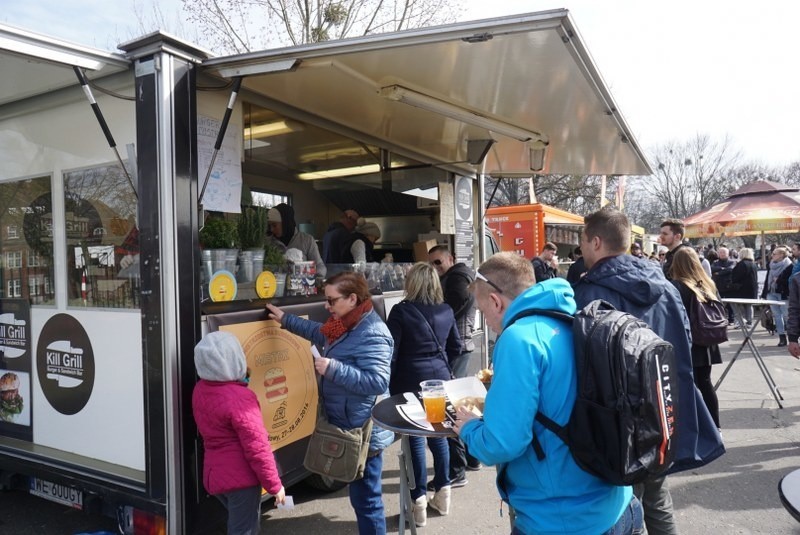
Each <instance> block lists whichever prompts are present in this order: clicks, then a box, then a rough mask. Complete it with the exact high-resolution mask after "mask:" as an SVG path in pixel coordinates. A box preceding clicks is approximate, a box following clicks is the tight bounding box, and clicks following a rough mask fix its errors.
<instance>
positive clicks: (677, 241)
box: [658, 219, 685, 280]
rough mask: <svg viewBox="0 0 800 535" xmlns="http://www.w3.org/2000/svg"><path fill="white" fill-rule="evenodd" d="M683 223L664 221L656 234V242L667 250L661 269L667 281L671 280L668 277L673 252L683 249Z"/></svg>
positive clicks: (672, 220) (679, 221) (677, 220)
mask: <svg viewBox="0 0 800 535" xmlns="http://www.w3.org/2000/svg"><path fill="white" fill-rule="evenodd" d="M684 232H685V230H684V228H683V221H681V220H680V219H665V220H664V221H663V222H662V223H661V232H660V233H659V234H658V241H659V242H660V243H661V245H663V246H664V247H666V248H667V249H668V251H667V254H666V256H665V258H664V263H663V264H662V267H663V268H664V276H665V277H666V278H667V280H672V276H671V275H670V272H669V271H670V268H671V267H672V258H673V257H674V256H675V251H677V250H678V249H679V248H680V247H683V246H684V245H683V233H684Z"/></svg>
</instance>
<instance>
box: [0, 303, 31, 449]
mask: <svg viewBox="0 0 800 535" xmlns="http://www.w3.org/2000/svg"><path fill="white" fill-rule="evenodd" d="M30 326H31V310H30V305H29V304H28V301H27V300H25V299H0V436H6V437H12V438H18V439H21V440H27V441H28V442H30V441H32V440H33V410H32V409H33V407H32V396H31V377H32V373H31V370H32V357H31V327H30Z"/></svg>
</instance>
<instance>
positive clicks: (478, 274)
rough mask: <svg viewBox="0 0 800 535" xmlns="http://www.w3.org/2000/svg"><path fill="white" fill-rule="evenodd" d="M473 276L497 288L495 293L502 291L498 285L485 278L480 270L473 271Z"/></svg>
mask: <svg viewBox="0 0 800 535" xmlns="http://www.w3.org/2000/svg"><path fill="white" fill-rule="evenodd" d="M475 278H476V279H478V280H479V281H483V282H485V283H486V284H488V285H489V286H491V287H492V288H494V289H495V290H497V293H503V290H502V289H501V288H500V287H499V286H498V285H496V284H495V283H493V282H492V281H490V280H489V279H487V278H486V277H485V276H484V275H483V273H481V272H480V271H477V270H476V271H475Z"/></svg>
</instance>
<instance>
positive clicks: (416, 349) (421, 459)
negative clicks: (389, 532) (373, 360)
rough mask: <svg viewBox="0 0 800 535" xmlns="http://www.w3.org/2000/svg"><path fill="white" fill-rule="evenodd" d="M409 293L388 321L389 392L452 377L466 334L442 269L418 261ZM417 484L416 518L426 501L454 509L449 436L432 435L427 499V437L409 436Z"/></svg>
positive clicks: (422, 517)
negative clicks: (431, 470) (452, 364)
mask: <svg viewBox="0 0 800 535" xmlns="http://www.w3.org/2000/svg"><path fill="white" fill-rule="evenodd" d="M405 291H406V296H405V299H404V300H403V301H401V302H400V303H398V304H397V305H395V306H394V307H392V311H391V312H390V313H389V318H388V319H387V320H386V325H388V327H389V332H391V333H392V337H393V338H394V353H393V355H392V376H391V379H390V380H389V393H390V394H392V395H395V394H402V393H404V392H418V391H419V389H420V382H422V381H427V380H429V379H442V380H445V381H446V380H448V379H450V378H451V377H452V371H451V369H450V362H452V361H453V359H455V358H456V357H458V356H459V355H460V354H461V338H460V337H459V334H458V329H457V328H456V319H455V316H454V315H453V309H452V308H450V306H449V305H447V304H446V303H445V302H444V294H443V292H442V286H441V284H440V282H439V275H438V274H437V273H436V270H434V268H433V267H432V266H431V265H430V264H428V263H425V262H418V263H416V264H414V266H413V267H412V268H411V270H410V271H409V272H408V275H407V276H406V283H405ZM409 443H410V446H411V464H412V466H413V468H414V478H415V480H416V485H415V488H414V489H413V490H412V491H411V499H412V500H413V502H414V504H413V507H412V509H413V516H414V523H415V524H416V525H417V526H424V525H425V524H426V523H427V519H428V516H427V507H428V505H430V506H431V507H432V508H433V509H436V510H437V511H439V513H440V514H442V515H446V514H448V513H449V512H450V489H451V485H450V478H449V474H448V472H449V469H450V452H449V448H448V445H447V439H444V438H429V439H428V448H429V449H430V450H431V453H432V454H433V468H434V478H433V487H434V495H433V497H432V498H431V500H430V501H428V498H427V495H426V492H425V488H426V484H425V479H426V478H425V475H426V473H427V470H426V465H425V442H424V440H423V439H422V437H409Z"/></svg>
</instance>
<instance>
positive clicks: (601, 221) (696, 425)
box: [575, 209, 725, 535]
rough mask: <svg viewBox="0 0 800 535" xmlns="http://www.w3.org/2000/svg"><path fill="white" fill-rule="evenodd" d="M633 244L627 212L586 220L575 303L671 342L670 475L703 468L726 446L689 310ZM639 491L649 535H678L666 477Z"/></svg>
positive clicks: (608, 211)
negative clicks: (673, 415)
mask: <svg viewBox="0 0 800 535" xmlns="http://www.w3.org/2000/svg"><path fill="white" fill-rule="evenodd" d="M662 230H663V227H662ZM681 237H682V236H681ZM629 243H630V223H629V222H628V218H627V217H626V216H625V214H623V213H622V212H620V211H618V210H615V209H604V210H599V211H597V212H595V213H593V214H589V215H588V216H586V217H585V218H584V228H583V233H582V236H581V250H582V251H583V258H584V259H585V261H586V266H587V267H588V268H589V271H588V272H587V273H586V275H584V276H583V278H582V279H581V280H580V281H579V282H578V284H576V285H575V301H576V302H577V304H578V308H581V307H584V306H586V305H587V304H589V302H591V301H593V300H595V299H604V300H606V301H608V302H609V303H611V304H612V305H614V306H615V307H616V308H617V309H618V310H622V311H625V312H628V313H629V314H632V315H634V316H636V317H637V318H639V319H641V320H642V321H644V322H645V323H647V324H648V325H649V326H650V328H651V329H653V330H654V331H655V332H656V333H657V334H658V335H659V336H660V337H661V338H663V339H664V340H666V341H667V342H669V343H671V344H672V346H673V348H674V351H675V357H676V361H677V365H678V385H679V391H678V397H677V399H678V407H677V411H676V412H677V415H678V417H677V419H676V426H677V427H676V431H675V434H676V437H677V441H678V443H677V447H676V452H675V457H674V459H673V465H672V468H670V472H678V471H682V470H689V469H691V468H696V467H698V466H703V465H705V464H707V463H709V462H711V461H713V460H714V459H716V458H717V457H719V456H720V455H722V454H723V453H724V452H725V448H724V446H723V445H722V439H721V437H720V435H719V431H718V430H717V426H716V425H714V421H713V420H712V419H711V415H710V414H709V412H708V409H707V408H706V406H705V404H704V403H703V399H702V397H701V396H700V392H699V391H698V390H697V388H695V385H694V379H693V375H692V356H691V348H690V345H689V337H690V332H691V331H690V329H689V320H688V318H687V316H686V310H685V309H684V307H683V304H682V303H681V296H680V294H679V293H678V290H677V289H676V288H675V287H674V286H673V285H672V284H670V283H669V282H668V281H667V280H666V279H665V278H664V274H663V273H662V272H661V269H660V268H659V266H657V265H655V264H653V263H652V262H648V261H646V260H643V259H640V258H635V257H633V256H631V255H627V254H625V252H626V250H627V246H628V244H629ZM634 493H635V494H636V495H637V496H639V497H641V498H640V499H641V501H642V505H643V506H644V511H645V522H646V524H647V531H648V533H650V534H651V535H660V534H674V533H677V530H676V527H675V521H674V519H673V516H672V497H671V496H670V493H669V488H668V487H667V485H666V478H665V477H663V476H662V477H659V478H655V479H651V480H649V481H647V482H645V483H644V484H641V485H636V486H634Z"/></svg>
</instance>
